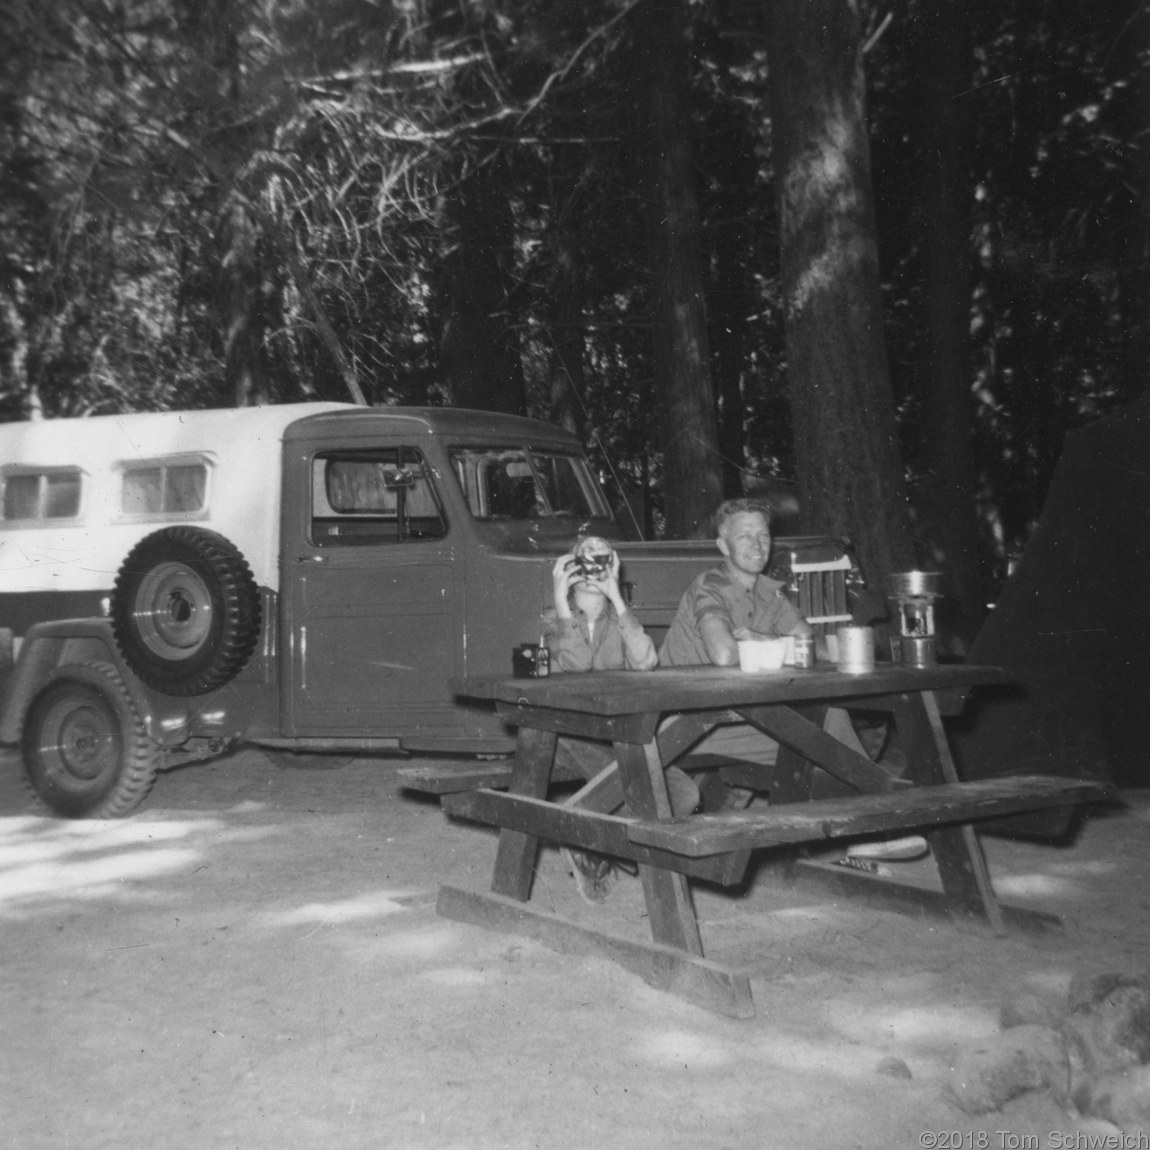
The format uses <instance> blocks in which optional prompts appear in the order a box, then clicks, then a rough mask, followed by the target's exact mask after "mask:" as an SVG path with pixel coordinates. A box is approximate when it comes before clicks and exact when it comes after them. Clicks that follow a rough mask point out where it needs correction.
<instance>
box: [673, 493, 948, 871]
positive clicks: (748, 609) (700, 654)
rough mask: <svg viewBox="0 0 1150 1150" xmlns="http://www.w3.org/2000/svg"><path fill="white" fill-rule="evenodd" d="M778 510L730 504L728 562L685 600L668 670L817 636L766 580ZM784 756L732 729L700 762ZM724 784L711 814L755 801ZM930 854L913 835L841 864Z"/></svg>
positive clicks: (706, 744)
mask: <svg viewBox="0 0 1150 1150" xmlns="http://www.w3.org/2000/svg"><path fill="white" fill-rule="evenodd" d="M771 510H772V509H771V506H770V504H769V503H766V502H764V501H763V500H759V499H728V500H727V501H726V502H725V503H723V504H721V505H720V506H719V508H718V510H716V512H715V528H716V539H715V544H716V546H717V547H718V549H719V552H720V554H721V555H722V556H723V562H722V564H721V565H720V566H718V567H714V568H712V569H711V570H709V571H705V572H703V574H701V575H699V576H697V577H696V578H695V580H694V581H693V582H692V583H691V585H690V586H689V587H688V588H687V590H686V591H685V592H684V594H683V597H682V599H681V600H680V601H679V608H678V610H677V611H676V613H675V618H674V619H673V620H672V622H671V627H670V629H669V630H668V631H667V635H666V637H665V638H664V640H663V646H662V648H661V649H660V651H659V662H660V664H661V665H662V666H672V667H674V666H679V667H682V666H699V665H707V664H714V665H716V666H719V667H734V666H738V663H739V640H740V639H757V638H758V639H773V638H781V637H786V636H790V635H810V634H811V633H812V628H811V626H810V624H809V623H807V621H806V620H805V619H804V618H803V617H802V615H800V614H799V611H798V608H796V607H795V606H794V604H792V603H791V601H790V600H789V599H788V598H787V597H786V595H785V594H784V593H783V584H782V583H780V582H778V581H777V580H775V579H770V578H768V577H767V576H766V575H764V574H763V571H764V570H765V569H766V566H767V563H768V561H769V560H770V557H771ZM816 647H817V653H818V655H819V657H820V658H823V659H825V658H827V655H828V652H827V650H826V648H825V646H824V645H823V644H822V642H821V641H816ZM838 721H839V722H841V723H842V724H844V725H845V726H849V719H848V718H847V717H846V713H845V712H840V714H839V716H838ZM778 751H779V745H778V743H776V742H775V740H774V739H772V738H770V737H769V736H767V735H765V734H763V732H762V731H760V730H759V729H758V728H757V727H755V726H752V725H751V724H750V723H731V724H726V725H723V726H719V727H716V728H715V729H714V730H713V731H711V733H710V734H708V735H707V736H706V737H705V738H704V739H702V740H701V741H700V742H699V743H698V744H697V745H696V746H695V747H694V748H693V750H692V755H693V756H695V757H696V758H698V757H700V756H703V755H706V756H710V757H719V758H723V759H729V760H736V761H743V762H750V763H754V764H758V765H762V766H770V765H772V764H774V762H775V761H776V759H777V757H778ZM721 779H722V770H721V768H720V770H719V771H718V772H717V773H716V772H709V773H708V775H707V777H706V781H705V782H704V785H703V788H702V794H703V802H704V806H705V808H706V809H710V810H715V809H719V810H722V809H731V808H734V809H739V808H741V807H745V806H746V805H747V804H748V803H749V802H750V801H751V799H752V798H753V797H754V793H753V792H752V791H749V790H747V789H745V788H743V787H737V786H727V787H725V786H723V785H722V784H721ZM925 851H926V840H925V839H923V838H921V837H920V836H918V835H910V836H904V837H901V838H899V839H891V840H886V841H882V842H874V843H860V844H856V845H855V846H852V847H851V848H849V849H848V851H847V853H846V855H844V856H843V858H842V859H841V860H840V861H842V862H843V863H845V864H846V865H859V863H860V861H861V862H862V864H863V869H874V867H873V865H872V864H871V860H874V859H880V858H881V859H888V860H890V859H909V858H916V857H918V856H919V855H921V854H923V853H925Z"/></svg>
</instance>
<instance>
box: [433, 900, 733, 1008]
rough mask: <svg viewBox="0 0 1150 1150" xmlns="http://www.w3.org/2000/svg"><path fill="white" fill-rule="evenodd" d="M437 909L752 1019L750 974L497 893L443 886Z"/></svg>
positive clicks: (454, 917)
mask: <svg viewBox="0 0 1150 1150" xmlns="http://www.w3.org/2000/svg"><path fill="white" fill-rule="evenodd" d="M436 910H437V912H438V913H439V914H440V915H442V916H443V917H444V918H450V919H453V920H455V921H456V922H466V923H469V924H471V925H472V926H481V927H484V928H486V929H488V930H499V931H504V932H506V933H509V934H515V935H518V936H520V937H522V938H530V939H533V940H535V941H536V942H541V943H543V944H544V945H545V946H549V947H551V949H552V950H557V951H560V952H561V953H563V954H574V955H580V956H593V957H596V958H605V959H608V960H609V961H611V962H616V963H618V964H619V965H620V966H622V967H623V968H624V969H625V970H629V971H631V972H632V973H633V974H637V975H638V976H639V977H640V978H641V979H642V980H643V981H644V982H646V983H647V984H648V985H649V986H653V987H655V989H656V990H663V991H666V992H667V993H668V994H673V995H675V996H676V997H677V998H681V999H683V1000H684V1001H686V1002H690V1003H692V1004H693V1005H695V1006H700V1007H702V1008H703V1009H704V1010H710V1011H713V1012H714V1013H716V1014H723V1015H726V1016H727V1017H728V1018H754V1016H755V1006H754V1002H753V1000H752V998H751V982H750V979H749V977H748V976H747V975H746V974H742V973H740V972H738V971H735V970H731V969H730V968H729V967H726V966H723V965H721V964H720V963H717V962H712V961H711V960H709V959H706V958H703V957H702V956H701V955H696V954H687V953H686V952H684V951H681V950H676V949H675V948H674V947H669V946H662V945H660V944H659V943H651V942H636V941H632V940H631V939H626V938H620V937H618V936H616V935H611V934H607V933H606V932H604V931H598V930H592V929H590V928H588V927H584V926H579V925H578V924H576V923H573V922H569V921H567V920H566V919H562V918H559V917H557V916H555V915H552V914H547V913H545V912H543V911H538V910H535V909H534V908H532V907H528V906H524V905H523V904H522V903H518V902H513V901H512V900H510V899H505V898H500V897H499V896H498V895H490V894H489V895H483V894H473V893H471V892H469V891H465V890H460V889H458V888H457V887H450V886H444V887H440V891H439V899H438V902H437V903H436Z"/></svg>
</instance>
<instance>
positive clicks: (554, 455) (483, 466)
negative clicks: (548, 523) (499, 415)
mask: <svg viewBox="0 0 1150 1150" xmlns="http://www.w3.org/2000/svg"><path fill="white" fill-rule="evenodd" d="M451 462H452V466H453V468H454V471H455V477H456V479H458V480H459V486H460V487H462V488H463V493H464V495H465V496H466V497H467V505H468V507H470V508H471V514H472V515H474V516H475V517H476V518H477V519H540V518H544V519H546V518H568V517H570V518H574V519H609V518H610V517H611V512H610V511H609V510H608V508H607V504H606V501H605V500H604V498H603V493H602V491H601V490H600V489H599V484H598V483H597V482H596V481H595V478H594V476H593V475H592V474H591V469H590V467H589V466H588V464H587V460H586V459H584V458H583V457H582V456H581V455H565V454H563V453H562V452H557V451H540V450H534V449H531V448H526V449H524V448H518V447H457V448H454V449H453V450H452V452H451Z"/></svg>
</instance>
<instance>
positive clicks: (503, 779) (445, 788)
mask: <svg viewBox="0 0 1150 1150" xmlns="http://www.w3.org/2000/svg"><path fill="white" fill-rule="evenodd" d="M396 774H397V775H399V777H400V779H401V780H402V782H403V785H404V786H405V787H409V788H410V789H411V790H413V791H424V792H425V793H427V794H430V795H449V794H453V793H454V792H456V791H470V790H474V789H475V788H476V787H496V788H500V789H501V788H503V787H506V786H507V784H508V783H510V782H511V764H510V763H424V764H422V765H421V766H418V767H400V768H399V770H398V771H396Z"/></svg>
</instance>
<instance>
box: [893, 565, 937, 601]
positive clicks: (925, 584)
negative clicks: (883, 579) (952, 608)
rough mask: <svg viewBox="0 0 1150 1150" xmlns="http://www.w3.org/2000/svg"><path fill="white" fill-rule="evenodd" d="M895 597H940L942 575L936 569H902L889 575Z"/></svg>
mask: <svg viewBox="0 0 1150 1150" xmlns="http://www.w3.org/2000/svg"><path fill="white" fill-rule="evenodd" d="M890 586H891V595H892V596H893V597H894V598H895V599H903V598H907V599H918V598H930V597H936V598H937V597H941V595H942V575H941V573H940V572H938V571H903V572H900V573H898V574H895V575H891V576H890Z"/></svg>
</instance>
